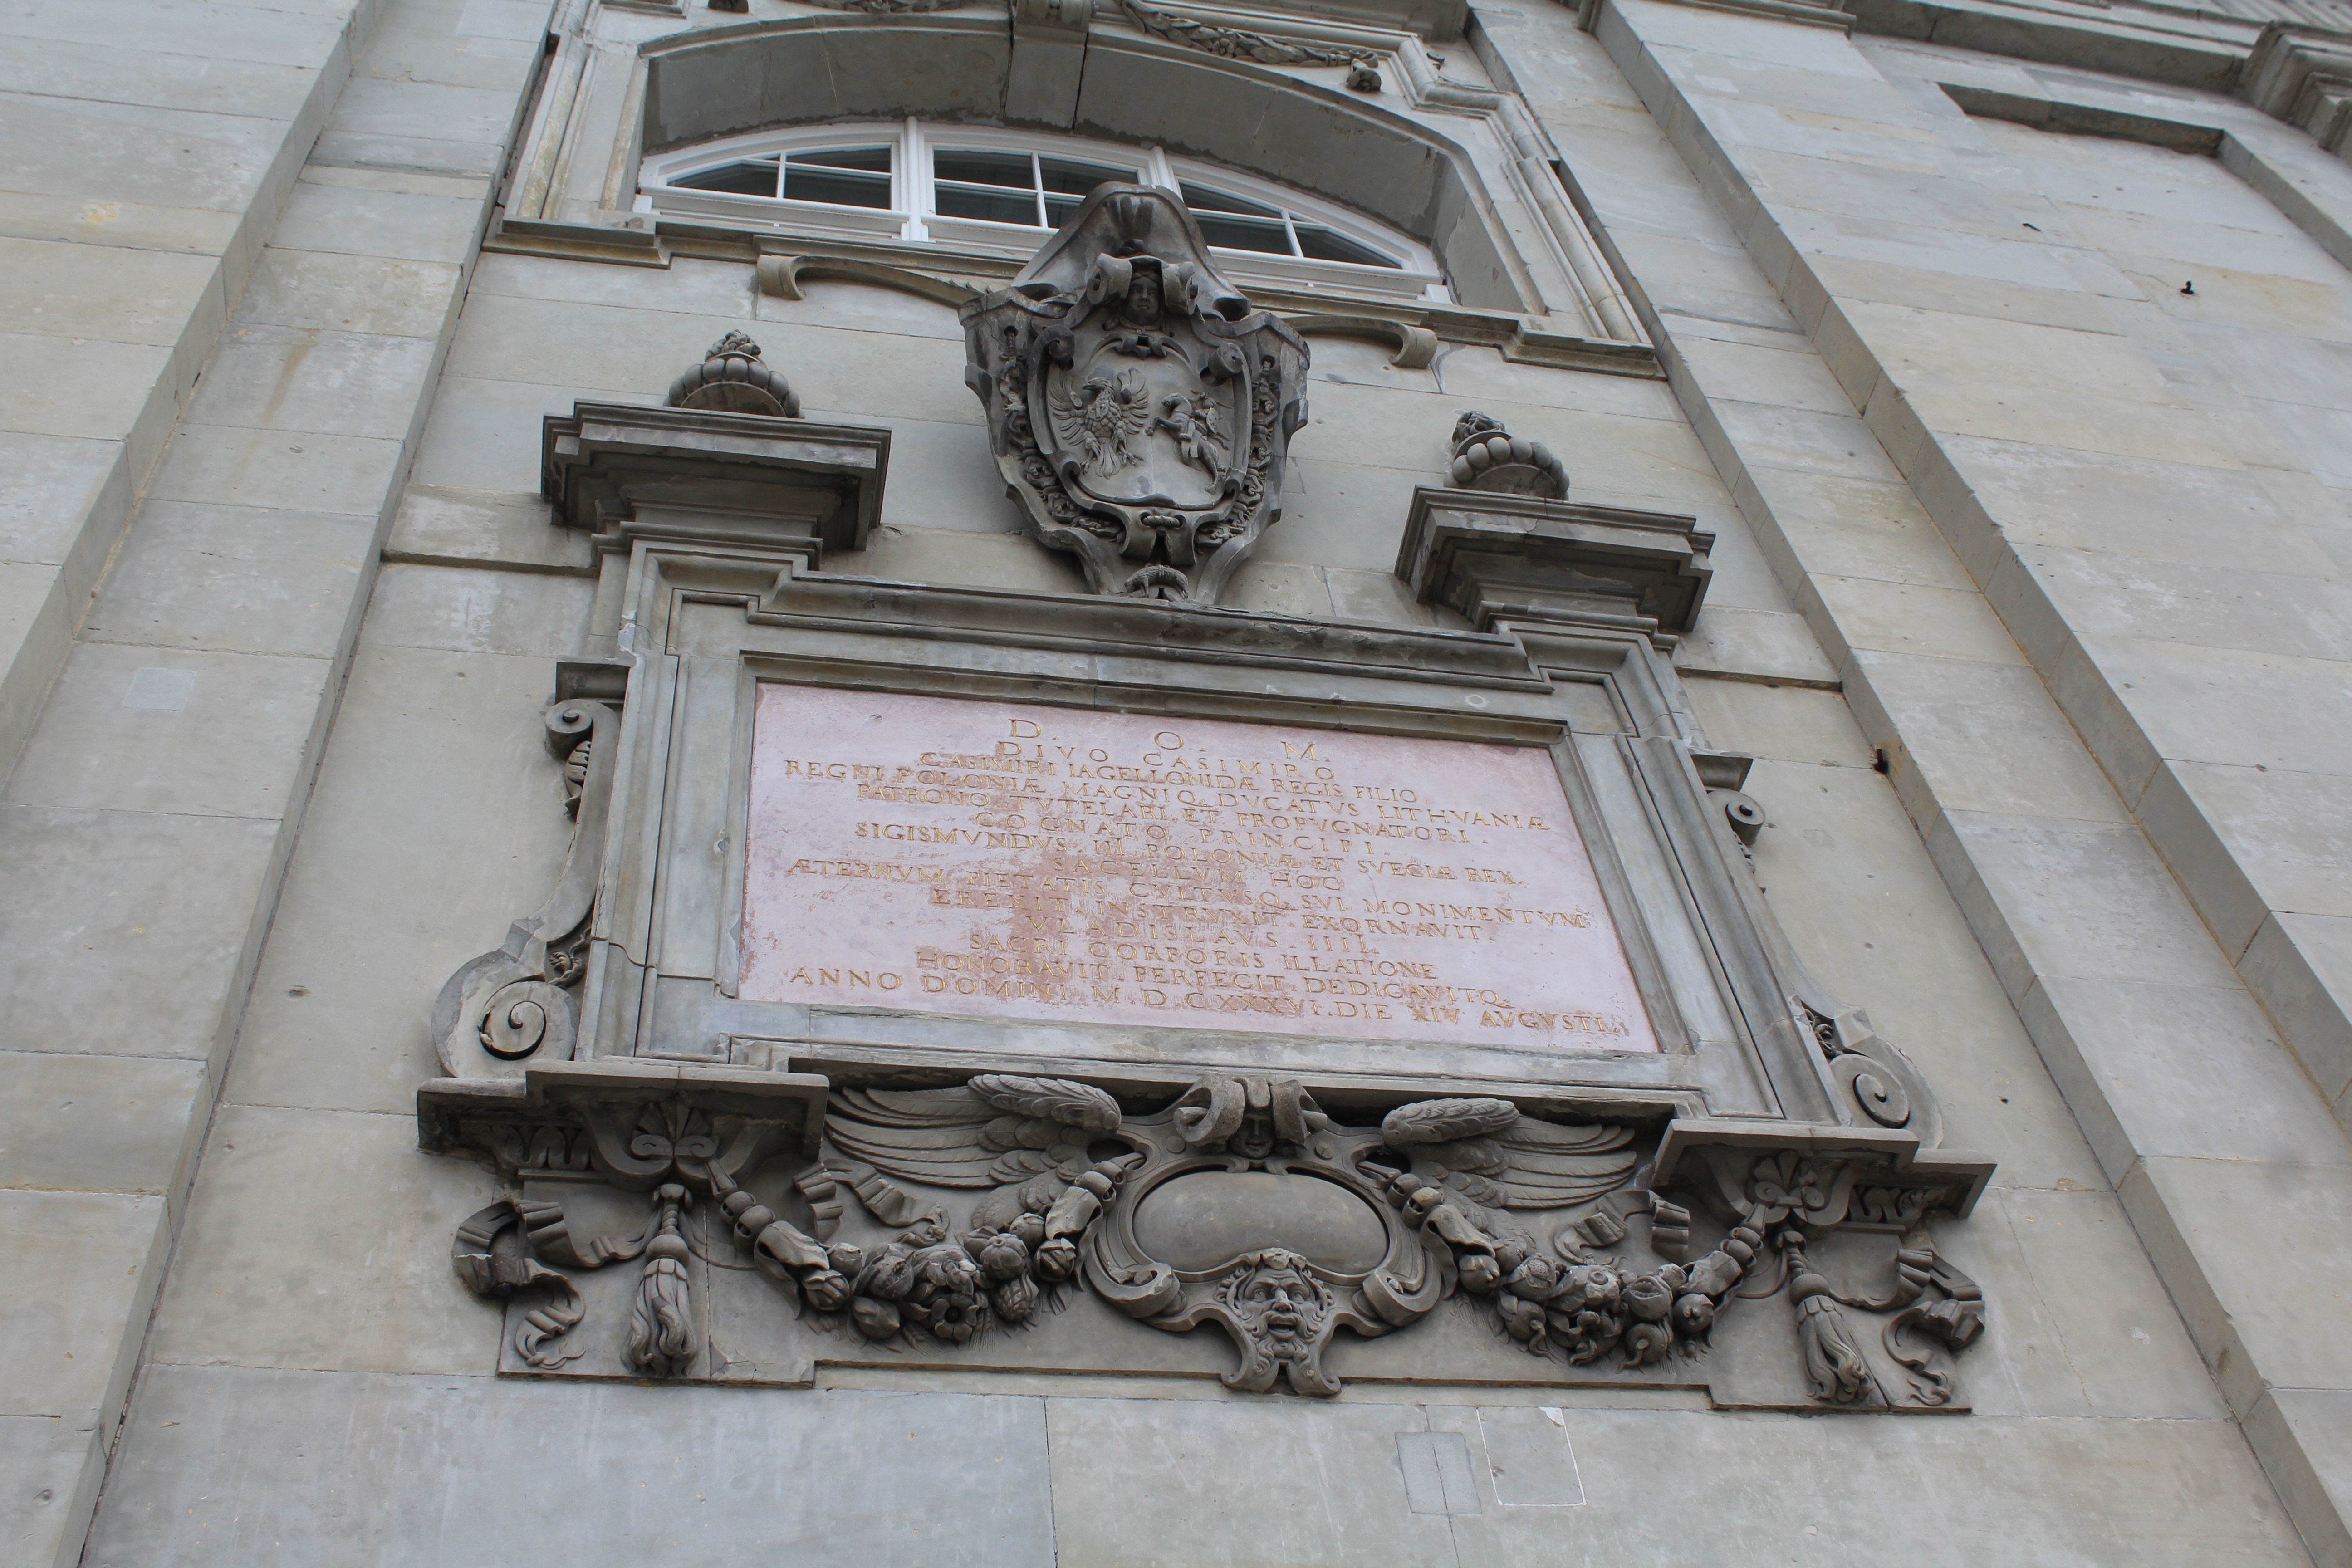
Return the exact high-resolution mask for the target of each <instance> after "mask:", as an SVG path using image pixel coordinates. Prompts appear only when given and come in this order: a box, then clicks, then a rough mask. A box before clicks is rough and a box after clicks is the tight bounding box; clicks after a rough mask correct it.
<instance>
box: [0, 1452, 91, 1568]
mask: <svg viewBox="0 0 2352 1568" xmlns="http://www.w3.org/2000/svg"><path fill="white" fill-rule="evenodd" d="M0 1474H5V1475H6V1476H7V1477H8V1478H9V1480H10V1485H9V1487H8V1488H7V1489H6V1490H5V1491H0V1550H5V1552H7V1553H8V1557H9V1561H11V1562H14V1563H38V1564H54V1565H55V1568H75V1565H76V1564H78V1563H80V1561H81V1547H82V1536H83V1532H84V1531H87V1530H88V1529H89V1517H90V1511H91V1510H93V1509H95V1508H96V1507H97V1506H98V1489H99V1485H100V1482H101V1481H103V1480H104V1479H105V1478H106V1443H105V1440H104V1436H103V1435H102V1434H100V1433H98V1432H94V1431H88V1430H83V1429H81V1428H80V1427H79V1426H78V1424H74V1423H69V1422H67V1421H66V1420H64V1419H63V1418H61V1417H59V1416H55V1415H0Z"/></svg>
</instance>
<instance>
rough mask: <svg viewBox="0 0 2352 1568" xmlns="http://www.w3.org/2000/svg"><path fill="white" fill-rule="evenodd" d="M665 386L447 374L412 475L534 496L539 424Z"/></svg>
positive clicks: (652, 400)
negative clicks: (631, 388) (607, 388)
mask: <svg viewBox="0 0 2352 1568" xmlns="http://www.w3.org/2000/svg"><path fill="white" fill-rule="evenodd" d="M706 346H707V345H706ZM681 368H683V367H682V366H681ZM664 390H666V387H656V388H655V389H654V390H653V391H650V392H645V393H640V394H637V395H632V396H628V397H620V396H617V395H614V394H611V393H606V392H600V391H597V390H595V389H593V388H591V387H582V386H541V385H537V384H532V383H528V382H512V381H485V380H481V379H479V378H477V377H473V376H460V375H454V374H453V375H447V376H445V377H444V378H443V379H442V381H441V383H440V384H439V385H438V386H437V387H436V388H435V390H434V395H433V413H432V416H431V417H429V418H428V419H427V420H426V421H425V434H424V436H423V437H421V438H420V439H419V440H418V442H417V446H416V463H415V468H412V469H411V470H410V472H409V478H410V479H411V480H412V481H413V482H415V483H416V484H420V485H433V486H436V487H441V488H446V489H470V490H503V491H506V492H509V493H515V492H520V493H522V494H526V495H536V494H538V493H539V485H540V442H541V431H542V426H543V422H544V421H545V420H546V419H547V417H548V416H550V415H557V416H562V415H568V414H570V413H571V412H572V405H573V404H575V403H578V402H581V401H582V400H583V399H584V400H587V401H592V402H594V401H603V402H629V403H640V404H645V405H657V404H659V403H660V402H661V398H662V393H663V391H664ZM886 499H887V494H886Z"/></svg>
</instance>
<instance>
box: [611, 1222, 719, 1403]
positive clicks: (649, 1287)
mask: <svg viewBox="0 0 2352 1568" xmlns="http://www.w3.org/2000/svg"><path fill="white" fill-rule="evenodd" d="M689 1201H690V1195H689V1194H688V1192H687V1190H686V1189H685V1188H684V1187H682V1186H679V1185H678V1184H677V1183H675V1182H671V1183H668V1184H665V1185H663V1186H662V1187H661V1188H660V1189H658V1190H657V1191H656V1193H655V1194H654V1202H656V1204H658V1205H661V1220H660V1228H659V1229H658V1230H657V1231H656V1233H655V1236H654V1238H653V1239H652V1240H651V1241H649V1242H647V1243H646V1268H645V1272H644V1273H642V1274H640V1275H638V1276H637V1303H636V1306H635V1308H634V1309H632V1310H631V1311H630V1313H629V1342H628V1345H627V1347H626V1348H625V1349H624V1350H623V1351H622V1352H621V1356H622V1359H623V1360H625V1361H626V1362H627V1363H629V1364H630V1365H631V1366H633V1367H635V1368H636V1369H637V1370H638V1371H640V1372H642V1373H646V1375H647V1376H650V1377H677V1376H678V1375H679V1374H680V1373H684V1372H685V1371H686V1370H687V1368H688V1367H689V1366H691V1365H692V1364H693V1363H694V1357H695V1352H697V1351H698V1350H699V1349H700V1348H701V1342H700V1339H699V1336H698V1335H697V1334H696V1333H695V1331H694V1289H693V1286H692V1284H691V1282H690V1281H688V1279H687V1275H686V1237H683V1236H681V1235H679V1234H678V1218H679V1211H680V1210H681V1209H682V1208H683V1207H684V1206H685V1205H687V1204H688V1202H689Z"/></svg>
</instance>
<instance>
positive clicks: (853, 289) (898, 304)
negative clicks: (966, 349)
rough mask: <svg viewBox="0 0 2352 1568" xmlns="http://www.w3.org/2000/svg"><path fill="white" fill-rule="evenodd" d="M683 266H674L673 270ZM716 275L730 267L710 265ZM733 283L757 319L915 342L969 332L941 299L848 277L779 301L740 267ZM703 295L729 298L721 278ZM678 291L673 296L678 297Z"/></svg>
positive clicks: (811, 283) (702, 285)
mask: <svg viewBox="0 0 2352 1568" xmlns="http://www.w3.org/2000/svg"><path fill="white" fill-rule="evenodd" d="M677 265H678V264H677V262H676V261H673V262H671V263H670V266H671V267H672V268H676V267H677ZM704 265H705V266H707V267H709V268H712V269H713V270H714V271H715V270H717V269H718V268H719V267H721V266H726V264H724V263H710V262H706V263H704ZM726 270H727V273H728V275H729V277H728V281H730V282H732V283H733V284H734V286H735V287H734V289H733V290H732V292H734V293H738V294H740V293H741V292H742V291H743V290H744V289H746V288H749V289H750V292H749V295H748V298H749V300H750V304H751V316H752V318H753V319H754V320H755V321H782V322H785V323H788V324H792V325H795V326H806V327H831V328H848V329H858V328H862V329H864V330H865V331H869V332H889V333H893V334H895V335H898V336H900V337H910V338H952V339H954V340H955V341H957V342H962V341H963V329H962V328H961V326H959V325H957V323H956V313H955V307H954V306H952V305H950V304H947V303H945V302H944V301H942V300H929V299H926V298H924V297H923V296H921V295H919V294H909V293H907V292H906V291H904V290H902V289H886V288H882V287H880V286H878V285H876V284H872V283H857V282H853V281H851V280H849V279H843V278H824V277H816V278H803V279H802V280H801V285H800V287H801V290H802V295H803V297H802V298H801V299H798V300H782V299H778V298H777V297H775V296H774V295H772V294H767V293H763V292H761V290H760V289H758V288H757V287H756V286H753V282H752V280H751V279H750V278H749V276H748V275H747V274H746V273H745V272H744V271H743V270H742V269H741V268H739V267H735V266H726ZM694 292H695V294H696V295H697V296H700V295H703V294H705V293H706V292H708V293H709V294H711V295H713V296H715V298H714V300H713V302H714V303H717V304H720V305H721V306H722V308H723V304H724V301H725V300H726V299H727V298H728V296H727V295H726V294H721V293H720V292H719V279H715V278H714V279H709V281H708V282H698V283H697V284H696V285H695V288H694ZM675 293H676V291H672V295H671V297H675ZM646 302H647V303H648V304H652V305H653V306H654V308H656V309H667V310H677V309H679V308H680V307H679V306H677V305H663V304H660V303H658V302H657V301H654V300H647V301H646Z"/></svg>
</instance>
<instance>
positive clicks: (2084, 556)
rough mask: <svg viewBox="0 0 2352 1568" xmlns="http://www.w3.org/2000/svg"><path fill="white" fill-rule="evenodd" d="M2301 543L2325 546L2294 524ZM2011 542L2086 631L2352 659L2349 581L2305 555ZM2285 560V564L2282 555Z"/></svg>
mask: <svg viewBox="0 0 2352 1568" xmlns="http://www.w3.org/2000/svg"><path fill="white" fill-rule="evenodd" d="M2296 531H2297V532H2298V533H2299V534H2300V535H2301V536H2302V537H2301V538H2300V539H2299V540H2298V541H2296V542H2297V543H2299V544H2302V545H2305V546H2306V547H2315V551H2314V552H2320V551H2325V549H2326V546H2325V544H2324V543H2322V542H2320V541H2319V540H2318V539H2316V538H2315V533H2316V531H2315V530H2312V529H2309V528H2298V529H2297V530H2296ZM2013 548H2014V549H2015V551H2016V553H2017V555H2018V558H2019V560H2020V561H2021V563H2023V564H2024V565H2025V566H2027V567H2029V568H2030V569H2031V570H2032V573H2033V575H2034V577H2035V578H2036V580H2037V582H2038V584H2039V585H2040V587H2041V589H2042V592H2043V593H2044V594H2046V595H2049V597H2050V599H2051V600H2052V602H2053V605H2054V606H2055V607H2056V608H2057V609H2058V611H2059V612H2060V613H2061V614H2062V615H2063V616H2064V619H2065V624H2066V625H2067V626H2070V627H2072V628H2074V631H2075V632H2077V633H2079V634H2080V635H2082V636H2084V637H2145V636H2149V635H2151V634H2153V635H2156V636H2159V637H2162V638H2163V640H2165V641H2167V642H2183V643H2202V644H2205V645H2208V646H2210V647H2233V648H2242V649H2245V650H2247V651H2249V652H2256V653H2284V654H2294V655H2298V656H2301V657H2304V658H2328V659H2338V660H2344V659H2352V584H2346V583H2345V582H2343V581H2342V580H2341V579H2340V578H2338V577H2337V576H2336V569H2335V567H2334V565H2333V563H2332V561H2331V563H2330V564H2329V565H2328V566H2326V567H2321V566H2319V564H2318V563H2317V562H2316V561H2313V560H2308V559H2307V556H2306V552H2305V551H2296V552H2294V553H2295V554H2296V555H2297V556H2305V557H2306V558H2305V562H2304V564H2305V565H2307V567H2308V569H2309V574H2308V575H2304V574H2295V575H2289V574H2288V573H2287V572H2285V571H2282V570H2278V569H2276V568H2274V567H2273V566H2271V565H2270V564H2269V563H2263V564H2261V565H2255V564H2252V563H2249V565H2248V566H2247V567H2245V568H2244V569H2242V570H2231V569H2230V568H2227V567H2221V566H2214V565H2189V564H2186V563H2175V562H2170V561H2160V560H2150V559H2148V558H2147V557H2145V556H2134V555H2125V554H2119V553H2116V552H2109V551H2105V550H2078V549H2067V548H2061V547H2056V546H2052V545H2047V544H2037V543H2032V542H2016V543H2015V544H2014V546H2013ZM2279 564H2280V565H2282V566H2284V565H2288V564H2289V563H2285V562H2282V563H2279Z"/></svg>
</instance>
